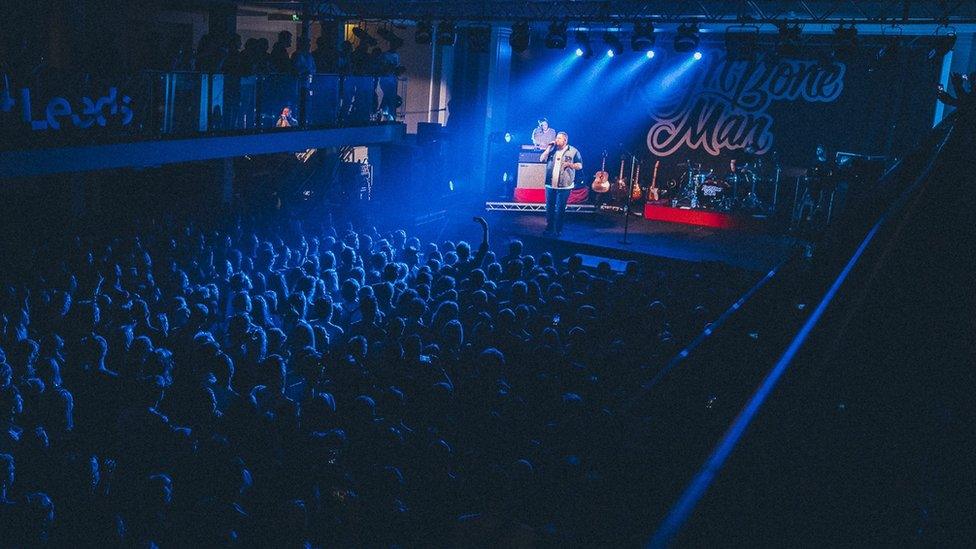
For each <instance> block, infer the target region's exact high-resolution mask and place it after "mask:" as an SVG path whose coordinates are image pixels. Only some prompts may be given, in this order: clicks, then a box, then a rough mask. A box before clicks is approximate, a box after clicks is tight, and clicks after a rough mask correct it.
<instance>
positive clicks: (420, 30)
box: [413, 20, 434, 44]
mask: <svg viewBox="0 0 976 549" xmlns="http://www.w3.org/2000/svg"><path fill="white" fill-rule="evenodd" d="M433 36H434V26H433V25H432V24H431V22H430V21H427V20H423V21H418V22H417V30H416V31H415V32H414V33H413V39H414V41H415V42H417V43H418V44H430V40H431V38H433Z"/></svg>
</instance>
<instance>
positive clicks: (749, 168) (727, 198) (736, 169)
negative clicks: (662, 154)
mask: <svg viewBox="0 0 976 549" xmlns="http://www.w3.org/2000/svg"><path fill="white" fill-rule="evenodd" d="M678 166H679V167H681V168H685V170H684V172H683V173H682V175H681V177H680V178H679V179H678V180H677V181H676V182H675V183H674V187H673V189H672V191H671V193H670V197H671V206H672V207H684V208H693V209H697V208H702V209H709V210H718V211H723V212H730V211H734V210H744V211H749V212H753V213H759V212H766V211H768V210H769V209H770V208H769V206H767V205H766V204H765V203H764V202H763V200H762V199H761V198H760V197H759V193H758V190H759V186H760V185H764V184H767V183H771V184H772V183H774V182H775V179H776V178H778V173H776V172H778V171H779V170H778V168H777V169H775V170H770V169H768V168H767V166H766V165H765V162H764V161H763V160H762V159H756V160H755V161H753V162H751V163H748V164H740V165H736V164H735V163H734V162H733V163H732V166H731V167H732V169H731V170H730V171H729V172H728V173H727V174H725V175H724V176H720V175H717V174H716V173H715V171H714V170H711V169H704V168H703V167H702V165H701V164H697V163H693V162H691V161H690V160H689V161H687V162H682V163H681V164H678ZM767 172H774V173H776V175H775V176H773V177H770V176H769V174H768V173H767Z"/></svg>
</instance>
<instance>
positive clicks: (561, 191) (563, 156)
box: [539, 132, 583, 238]
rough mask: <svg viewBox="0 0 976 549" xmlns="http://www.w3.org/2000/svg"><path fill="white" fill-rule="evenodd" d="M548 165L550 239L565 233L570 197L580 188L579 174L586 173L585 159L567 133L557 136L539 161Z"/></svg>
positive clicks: (547, 203) (547, 192) (547, 225)
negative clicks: (567, 204)
mask: <svg viewBox="0 0 976 549" xmlns="http://www.w3.org/2000/svg"><path fill="white" fill-rule="evenodd" d="M539 160H540V161H541V162H545V163H546V232H545V234H546V236H552V235H553V234H555V235H556V237H557V238H558V237H559V236H561V235H562V231H563V216H564V215H565V214H566V203H567V202H568V201H569V193H570V192H571V191H572V190H573V185H575V184H576V172H577V171H578V170H582V169H583V159H582V157H581V156H580V153H579V151H578V150H576V148H575V147H572V146H570V145H569V135H568V134H567V133H566V132H559V133H557V134H556V139H555V140H554V141H553V142H551V143H549V146H548V147H546V150H545V151H544V152H543V153H542V156H541V157H540V158H539Z"/></svg>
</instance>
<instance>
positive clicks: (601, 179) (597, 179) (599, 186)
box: [590, 151, 610, 193]
mask: <svg viewBox="0 0 976 549" xmlns="http://www.w3.org/2000/svg"><path fill="white" fill-rule="evenodd" d="M590 188H591V189H593V192H595V193H605V192H608V191H609V190H610V174H608V173H607V151H603V164H602V165H601V166H600V171H598V172H596V175H595V176H594V177H593V184H592V185H590Z"/></svg>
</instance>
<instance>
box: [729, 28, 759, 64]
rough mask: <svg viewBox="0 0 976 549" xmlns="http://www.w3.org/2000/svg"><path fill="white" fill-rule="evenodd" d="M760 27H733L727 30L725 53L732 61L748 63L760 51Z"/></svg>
mask: <svg viewBox="0 0 976 549" xmlns="http://www.w3.org/2000/svg"><path fill="white" fill-rule="evenodd" d="M758 45H759V27H756V26H754V25H733V26H731V27H728V28H726V29H725V53H726V55H727V56H728V58H729V59H730V60H732V61H747V60H749V59H752V58H753V57H754V56H755V55H756V52H757V51H758Z"/></svg>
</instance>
